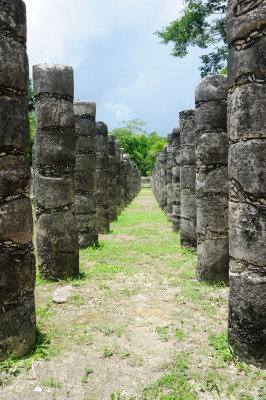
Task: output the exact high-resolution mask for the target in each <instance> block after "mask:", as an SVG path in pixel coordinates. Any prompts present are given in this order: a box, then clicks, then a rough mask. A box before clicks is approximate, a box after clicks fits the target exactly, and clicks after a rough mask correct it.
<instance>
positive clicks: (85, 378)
mask: <svg viewBox="0 0 266 400" xmlns="http://www.w3.org/2000/svg"><path fill="white" fill-rule="evenodd" d="M84 372H85V375H84V376H83V377H82V378H81V383H87V382H88V376H89V375H90V374H92V373H93V368H91V367H90V366H87V367H85V368H84Z"/></svg>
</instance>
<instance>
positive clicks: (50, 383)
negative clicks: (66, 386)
mask: <svg viewBox="0 0 266 400" xmlns="http://www.w3.org/2000/svg"><path fill="white" fill-rule="evenodd" d="M42 385H43V386H49V387H53V388H56V389H62V384H61V383H60V382H59V381H58V382H57V381H56V380H55V379H54V378H51V379H50V380H49V381H47V382H42Z"/></svg>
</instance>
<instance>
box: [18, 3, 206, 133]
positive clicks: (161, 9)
mask: <svg viewBox="0 0 266 400" xmlns="http://www.w3.org/2000/svg"><path fill="white" fill-rule="evenodd" d="M24 1H25V2H26V5H27V15H28V55H29V61H30V66H32V65H33V64H38V63H42V62H53V63H59V64H60V63H61V64H67V65H71V66H72V67H74V73H75V98H80V99H83V100H91V101H95V102H96V103H97V119H99V120H102V121H105V122H106V123H107V125H108V126H110V127H111V128H112V129H113V128H115V127H116V126H117V122H118V121H120V120H124V119H125V120H127V119H132V118H140V119H142V120H144V121H146V122H147V130H150V131H152V130H157V131H158V133H160V134H165V133H167V132H169V131H170V130H171V127H172V126H175V125H177V124H178V122H177V121H178V111H181V110H183V109H186V108H191V107H193V106H194V86H195V83H197V82H198V80H199V79H200V77H199V72H198V70H197V67H198V65H199V59H198V56H199V54H198V53H196V52H194V54H193V53H192V54H193V55H194V57H192V56H191V57H189V56H188V57H186V58H184V59H182V60H180V59H177V58H173V57H171V56H170V55H169V52H170V49H169V47H167V46H163V45H160V44H159V38H158V37H157V36H155V35H154V34H153V33H154V32H155V31H156V30H161V29H162V27H163V26H167V25H168V24H169V23H170V21H173V20H174V19H176V18H177V17H178V13H179V11H180V10H181V9H182V7H183V0H75V1H74V0H24ZM192 54H191V55H192Z"/></svg>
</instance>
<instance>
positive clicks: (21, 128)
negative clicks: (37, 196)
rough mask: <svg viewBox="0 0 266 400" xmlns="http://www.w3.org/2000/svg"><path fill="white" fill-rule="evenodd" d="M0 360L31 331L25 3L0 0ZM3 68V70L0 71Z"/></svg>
mask: <svg viewBox="0 0 266 400" xmlns="http://www.w3.org/2000/svg"><path fill="white" fill-rule="evenodd" d="M0 20H1V32H0V59H1V74H0V170H1V173H0V226H1V229H0V287H1V290H0V360H3V359H5V358H9V357H10V355H11V354H12V353H13V352H14V353H15V354H16V356H18V357H19V356H22V355H24V354H25V353H27V351H29V349H30V347H31V346H32V344H33V342H34V339H35V337H34V335H35V303H34V288H35V258H34V253H33V245H32V233H33V220H32V208H31V202H30V199H29V181H30V165H29V159H28V153H29V146H30V135H29V122H28V113H27V92H28V72H29V71H28V57H27V52H26V7H25V4H24V2H23V1H21V0H8V1H4V0H3V1H1V2H0ZM3 71H4V73H3Z"/></svg>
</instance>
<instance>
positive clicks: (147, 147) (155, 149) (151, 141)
mask: <svg viewBox="0 0 266 400" xmlns="http://www.w3.org/2000/svg"><path fill="white" fill-rule="evenodd" d="M120 124H122V126H121V127H119V128H116V129H114V130H113V131H112V132H110V133H112V134H114V135H115V137H116V139H118V140H120V144H121V147H123V148H124V152H125V153H127V154H129V156H130V159H131V160H132V161H134V162H135V164H136V165H137V167H138V169H139V171H140V173H141V175H142V176H150V175H151V173H152V170H153V166H154V164H155V161H156V157H157V155H158V154H159V153H160V152H161V151H162V149H163V148H164V146H165V144H166V142H167V139H166V138H165V137H161V136H158V135H157V133H156V132H151V133H148V132H146V131H145V130H144V129H143V127H144V126H145V125H146V123H145V122H144V121H141V120H139V119H137V118H136V119H132V120H130V121H122V122H121V123H120Z"/></svg>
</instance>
